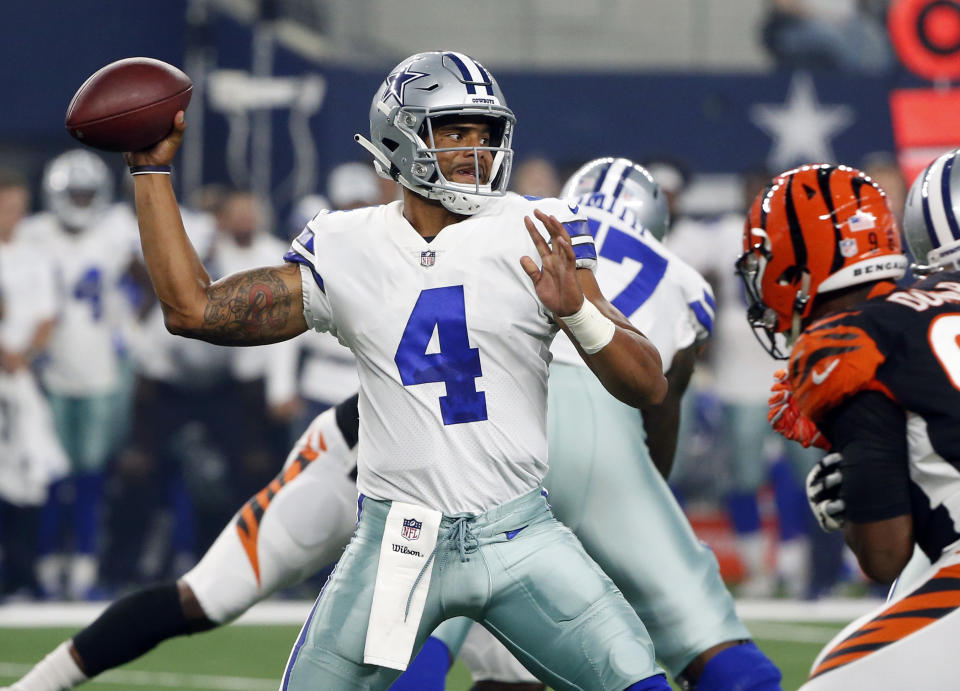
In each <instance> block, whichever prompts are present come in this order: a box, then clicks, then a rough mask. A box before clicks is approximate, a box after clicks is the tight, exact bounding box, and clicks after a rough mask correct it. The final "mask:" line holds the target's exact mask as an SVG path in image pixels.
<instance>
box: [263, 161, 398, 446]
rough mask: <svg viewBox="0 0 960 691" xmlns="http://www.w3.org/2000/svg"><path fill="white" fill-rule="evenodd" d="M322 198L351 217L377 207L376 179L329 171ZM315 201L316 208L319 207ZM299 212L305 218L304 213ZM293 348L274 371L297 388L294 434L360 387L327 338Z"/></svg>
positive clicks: (310, 337) (368, 173)
mask: <svg viewBox="0 0 960 691" xmlns="http://www.w3.org/2000/svg"><path fill="white" fill-rule="evenodd" d="M326 192H327V194H326V198H327V199H329V200H330V204H331V206H329V208H330V209H331V210H333V211H349V210H351V209H360V208H364V207H369V206H376V205H378V204H380V203H381V202H380V200H381V188H380V178H379V177H378V176H377V174H376V173H375V172H374V170H373V166H372V165H371V164H370V163H366V162H364V163H361V162H359V161H352V162H349V163H341V164H340V165H337V166H335V167H334V168H333V170H332V171H331V172H330V176H329V178H328V180H327V190H326ZM319 201H320V199H319V198H317V199H315V200H314V202H319ZM327 208H328V207H327V206H316V207H315V208H313V213H312V214H310V216H309V217H308V218H305V219H304V222H303V223H301V225H300V227H299V228H298V229H297V232H298V233H299V231H300V230H302V229H303V227H304V226H305V225H306V222H308V221H310V220H311V219H312V218H313V217H314V216H316V215H317V214H318V213H320V212H321V211H322V210H325V209H327ZM303 212H304V213H307V212H309V207H304V208H303ZM294 343H296V347H295V348H293V349H292V350H291V351H287V352H286V355H288V356H289V357H285V358H284V359H282V360H280V359H275V360H274V362H273V364H272V367H274V368H278V369H283V370H285V371H286V372H288V374H287V376H285V377H283V379H284V380H287V379H293V380H294V381H295V382H296V395H297V396H298V397H299V399H300V401H301V407H302V410H301V411H300V412H299V414H297V415H295V416H294V418H293V420H294V422H293V425H292V428H293V429H294V430H295V434H299V431H300V430H301V429H303V428H304V426H306V425H307V424H309V422H310V421H311V420H313V418H315V417H316V416H317V415H319V414H320V413H322V412H323V411H324V410H326V409H327V408H329V407H330V406H332V405H335V404H336V403H337V402H338V401H342V400H343V399H345V398H346V397H348V396H350V395H352V394H353V393H354V392H355V391H356V390H357V389H358V388H359V386H360V382H359V380H358V378H357V365H356V359H355V358H354V356H353V353H351V352H350V350H349V349H348V348H345V347H344V346H343V345H342V344H341V343H340V342H339V341H338V340H337V338H336V336H334V335H332V334H329V333H320V334H317V333H312V334H304V335H302V336H299V337H297V338H296V339H294Z"/></svg>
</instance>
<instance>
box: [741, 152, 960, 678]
mask: <svg viewBox="0 0 960 691" xmlns="http://www.w3.org/2000/svg"><path fill="white" fill-rule="evenodd" d="M954 160H955V154H951V155H948V156H945V157H942V158H940V159H938V160H937V161H935V162H934V163H933V164H932V165H931V166H930V167H929V168H928V169H927V170H926V171H925V172H924V174H923V176H924V180H923V182H922V183H921V184H920V186H919V187H915V188H914V190H913V191H912V192H911V195H910V200H909V201H908V203H907V216H908V217H912V220H911V221H910V222H908V227H909V228H911V230H910V231H909V233H908V234H909V236H910V237H911V243H912V245H913V250H914V251H915V252H917V255H918V257H920V258H923V259H926V260H927V261H928V262H930V263H932V264H933V266H934V267H935V268H942V267H946V266H948V265H953V266H954V267H955V265H954V264H953V262H952V259H951V258H950V253H951V251H955V249H956V246H957V239H958V238H960V232H958V231H957V227H958V226H957V220H956V216H955V210H956V207H955V206H954V202H953V201H952V200H953V199H955V198H956V196H955V195H957V194H960V181H958V180H957V179H956V178H955V177H954V175H953V174H952V172H953V169H952V164H953V161H954ZM743 247H744V253H743V255H742V256H741V258H740V259H739V260H738V262H737V270H738V272H739V274H740V276H741V277H742V279H743V282H744V286H745V289H746V291H747V294H748V296H749V300H750V307H749V311H748V317H749V322H750V325H751V326H752V327H753V329H754V331H755V332H756V333H757V335H758V336H759V337H760V339H761V341H762V342H763V343H764V344H765V347H766V348H767V349H768V351H769V352H770V353H771V354H772V355H773V356H774V357H778V358H785V357H787V355H788V354H789V360H790V362H789V367H788V373H787V380H786V384H787V387H788V388H787V391H788V392H789V394H790V396H789V398H788V406H789V409H790V415H789V416H788V417H789V419H790V420H792V421H793V424H792V425H791V426H790V427H789V428H784V427H783V426H782V425H781V426H779V427H778V429H779V430H781V431H782V432H784V433H786V435H787V436H788V437H789V438H792V439H796V440H800V441H806V442H807V443H810V442H812V441H813V440H814V439H815V438H816V437H817V436H819V435H822V436H823V437H824V438H825V439H826V440H827V442H828V443H829V445H830V446H831V449H832V452H833V453H831V454H830V455H829V456H827V457H826V458H824V459H823V460H822V461H821V462H820V463H818V465H817V466H816V467H815V468H814V470H813V471H812V472H811V473H810V476H809V478H808V493H809V495H810V504H811V507H812V508H813V511H814V514H815V515H816V517H817V519H818V521H819V522H820V524H821V525H822V526H823V527H824V528H826V529H833V530H836V529H840V528H842V529H843V532H844V537H845V538H846V541H847V544H848V545H849V546H850V548H851V549H852V550H853V551H854V553H855V554H856V555H857V559H858V560H859V562H860V565H861V567H862V568H863V570H864V572H865V573H866V574H867V575H868V576H870V577H871V578H873V579H874V580H877V581H879V582H881V583H889V582H891V581H893V580H894V579H895V578H896V577H897V575H898V574H899V573H900V572H901V571H902V569H903V568H904V566H905V565H906V564H907V562H908V560H909V559H910V557H911V554H912V553H913V550H914V545H915V544H916V545H918V546H919V547H920V548H921V549H922V550H923V552H924V553H925V554H926V555H927V557H928V558H929V559H930V560H931V561H932V562H933V566H931V567H930V569H929V570H928V571H927V572H926V573H925V574H924V575H923V576H921V577H920V579H918V580H915V581H914V583H913V584H912V585H911V586H908V587H907V588H905V589H904V590H903V591H902V592H900V593H899V594H898V595H896V596H895V597H894V598H893V599H892V600H891V601H890V602H888V603H887V604H886V605H884V606H883V607H881V608H880V609H879V610H877V611H875V612H872V613H870V614H868V615H866V616H864V617H863V618H862V619H860V620H858V621H856V622H854V623H853V624H851V625H850V626H848V627H847V628H846V629H845V630H844V631H842V632H841V633H840V634H838V636H837V637H836V638H834V640H833V641H832V642H831V643H829V644H828V645H827V646H826V648H824V650H823V651H822V652H821V653H820V655H819V656H818V657H817V659H816V660H815V661H814V664H813V668H812V670H811V674H810V680H809V681H808V682H807V683H806V684H805V685H804V686H803V689H805V690H806V691H827V690H840V689H850V688H870V689H891V690H892V689H904V688H943V687H944V684H945V683H946V684H947V685H949V682H945V681H944V680H945V679H949V678H950V676H949V675H950V674H951V670H952V669H953V664H952V659H951V657H950V655H951V651H952V650H953V647H954V645H955V641H956V638H957V635H958V633H960V613H958V609H957V607H958V605H960V597H958V596H957V589H956V578H957V574H958V573H960V530H958V528H957V525H958V524H960V523H958V521H960V505H958V503H957V497H958V496H960V476H958V474H957V469H958V467H960V437H958V430H960V424H958V423H960V420H958V414H960V377H958V376H957V373H958V371H960V369H958V367H960V347H958V341H957V335H958V334H960V274H958V273H956V272H951V271H936V272H934V273H932V274H931V275H930V276H929V277H928V278H926V279H923V280H922V281H920V282H918V283H916V284H914V285H913V286H912V287H907V288H898V287H897V285H896V284H895V283H894V281H895V280H897V279H899V278H900V277H901V276H902V275H903V273H904V271H905V270H906V268H907V259H906V257H905V256H904V254H903V253H902V251H901V242H900V235H899V233H898V230H897V227H896V223H895V221H894V217H893V214H892V213H891V211H890V209H889V207H888V205H887V201H886V197H885V195H884V193H883V190H882V189H881V188H880V187H879V186H878V185H877V184H876V183H875V182H873V181H872V180H871V179H870V178H868V177H866V176H864V175H863V174H862V173H861V172H860V171H858V170H855V169H852V168H848V167H846V166H830V165H825V164H818V165H808V166H802V167H800V168H797V169H794V170H790V171H787V172H785V173H783V174H781V175H779V176H778V177H776V178H774V180H773V181H772V183H771V184H770V185H769V186H768V187H767V188H766V189H765V190H763V191H762V192H761V193H760V194H759V195H758V196H757V198H756V200H755V201H754V203H753V205H752V207H751V209H750V214H749V217H748V221H747V224H746V228H745V232H744V239H743ZM921 260H922V259H921Z"/></svg>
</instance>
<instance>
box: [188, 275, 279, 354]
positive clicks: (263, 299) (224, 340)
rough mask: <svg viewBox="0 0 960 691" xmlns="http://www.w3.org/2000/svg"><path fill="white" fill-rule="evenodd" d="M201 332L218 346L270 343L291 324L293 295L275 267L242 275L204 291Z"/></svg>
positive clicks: (221, 281)
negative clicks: (205, 295) (204, 299)
mask: <svg viewBox="0 0 960 691" xmlns="http://www.w3.org/2000/svg"><path fill="white" fill-rule="evenodd" d="M207 294H208V296H209V301H208V303H207V307H206V309H205V310H204V313H203V328H204V330H205V331H207V332H208V333H211V334H215V339H211V340H214V342H216V343H219V344H221V345H256V344H260V343H272V342H274V341H276V340H277V335H278V334H282V333H283V332H284V331H285V330H286V328H287V324H288V322H289V320H290V317H291V314H292V310H291V298H292V295H291V293H290V291H289V290H288V289H287V286H286V284H285V283H284V281H283V278H282V277H281V276H280V270H279V269H277V268H276V267H270V268H263V269H254V270H251V271H244V272H241V273H239V274H235V275H233V276H228V277H227V278H225V279H223V280H220V281H217V282H216V283H214V284H213V285H211V286H210V288H209V289H208V290H207Z"/></svg>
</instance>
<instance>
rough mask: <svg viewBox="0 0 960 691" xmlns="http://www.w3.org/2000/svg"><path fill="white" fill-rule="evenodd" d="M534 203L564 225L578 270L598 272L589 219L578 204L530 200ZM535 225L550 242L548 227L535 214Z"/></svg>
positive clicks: (549, 200) (554, 200)
mask: <svg viewBox="0 0 960 691" xmlns="http://www.w3.org/2000/svg"><path fill="white" fill-rule="evenodd" d="M528 199H529V200H530V201H531V202H533V208H534V209H539V210H540V211H543V212H544V213H546V214H550V215H552V216H556V218H557V220H558V221H560V222H561V223H562V224H563V227H564V228H566V230H567V233H568V234H569V235H570V244H571V245H572V246H573V254H574V255H575V256H576V258H577V268H578V269H590V270H591V271H593V272H594V273H596V272H597V248H596V246H595V245H594V242H593V233H592V232H591V230H590V226H589V224H588V223H587V217H586V216H585V215H584V214H583V212H582V211H581V210H580V207H579V206H577V205H576V204H574V205H572V206H571V205H570V204H567V202H565V201H563V200H561V199H549V198H543V199H538V198H530V197H528ZM530 218H532V219H533V222H534V224H535V225H536V226H537V229H538V230H539V231H540V234H541V235H543V237H544V239H545V240H546V241H547V242H550V233H548V232H547V229H546V227H545V226H544V225H543V224H542V223H541V222H540V221H539V220H537V219H536V218H535V217H534V216H533V214H532V213H531V214H530Z"/></svg>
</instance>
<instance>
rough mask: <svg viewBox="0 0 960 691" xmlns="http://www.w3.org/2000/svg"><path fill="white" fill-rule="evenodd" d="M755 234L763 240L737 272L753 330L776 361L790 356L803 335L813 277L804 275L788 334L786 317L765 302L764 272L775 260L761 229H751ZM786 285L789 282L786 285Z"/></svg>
mask: <svg viewBox="0 0 960 691" xmlns="http://www.w3.org/2000/svg"><path fill="white" fill-rule="evenodd" d="M751 234H752V235H753V236H756V237H760V238H763V242H758V243H757V244H755V245H754V246H753V247H751V248H750V249H748V250H747V251H745V252H744V253H743V254H741V255H740V258H739V259H737V262H736V272H737V275H739V276H740V280H741V281H742V282H743V288H744V293H745V295H746V301H747V323H749V325H750V328H751V329H752V330H753V335H754V336H755V337H756V339H757V342H759V343H760V345H761V346H762V347H763V349H764V350H766V351H767V352H768V353H770V356H771V357H773V358H774V359H775V360H786V359H788V358H789V357H790V348H791V346H792V345H793V342H794V341H795V340H796V339H797V337H798V336H799V335H800V330H801V326H802V322H803V315H804V313H805V312H806V308H807V304H808V303H809V300H810V274H809V273H808V272H804V273H803V275H802V276H801V281H800V289H799V290H798V291H797V292H796V295H795V297H794V300H793V312H792V314H791V315H790V317H789V333H788V332H786V331H784V328H783V325H784V321H785V319H784V317H785V316H786V315H781V314H779V313H778V312H777V311H776V310H775V309H773V308H772V307H769V306H767V304H766V303H765V302H764V300H763V288H762V285H763V279H764V272H765V271H766V269H767V266H768V265H769V263H770V260H771V259H772V258H773V255H772V253H771V252H770V248H769V244H770V241H769V239H768V238H767V237H766V233H765V232H764V231H763V229H761V228H753V229H751ZM784 285H786V283H784Z"/></svg>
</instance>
